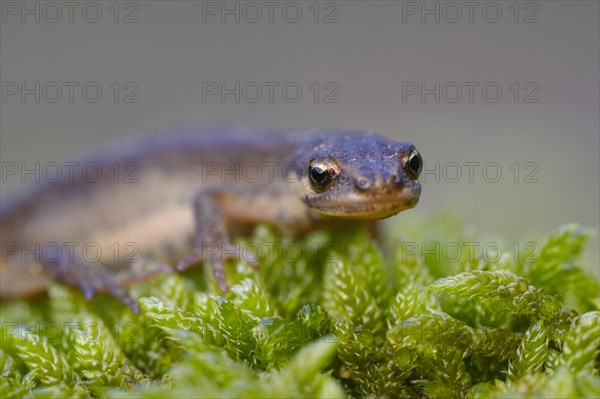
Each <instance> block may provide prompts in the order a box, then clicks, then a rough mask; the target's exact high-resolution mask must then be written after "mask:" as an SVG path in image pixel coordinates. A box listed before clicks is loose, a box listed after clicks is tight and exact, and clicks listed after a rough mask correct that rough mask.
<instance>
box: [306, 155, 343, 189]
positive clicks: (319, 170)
mask: <svg viewBox="0 0 600 399" xmlns="http://www.w3.org/2000/svg"><path fill="white" fill-rule="evenodd" d="M308 177H309V180H310V184H311V186H312V187H313V188H314V189H315V190H317V191H321V190H324V189H325V188H327V186H328V185H329V184H330V183H331V182H332V181H333V180H335V178H336V177H337V170H336V167H335V166H334V165H333V164H332V163H330V162H328V161H317V160H315V159H313V160H311V161H310V162H309V163H308Z"/></svg>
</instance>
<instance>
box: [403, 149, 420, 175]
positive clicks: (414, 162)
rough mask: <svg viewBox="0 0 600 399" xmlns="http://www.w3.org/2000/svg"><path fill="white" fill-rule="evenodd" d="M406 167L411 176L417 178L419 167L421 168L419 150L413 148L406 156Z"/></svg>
mask: <svg viewBox="0 0 600 399" xmlns="http://www.w3.org/2000/svg"><path fill="white" fill-rule="evenodd" d="M407 167H408V170H409V171H410V173H411V174H412V176H413V177H414V178H415V179H418V178H419V175H420V174H421V169H422V168H423V159H422V158H421V154H419V151H417V150H413V152H412V153H411V154H410V157H408V164H407Z"/></svg>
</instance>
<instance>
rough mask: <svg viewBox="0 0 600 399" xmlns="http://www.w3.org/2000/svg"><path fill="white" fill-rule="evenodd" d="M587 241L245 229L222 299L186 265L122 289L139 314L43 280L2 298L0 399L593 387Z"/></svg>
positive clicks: (599, 338)
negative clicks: (45, 285)
mask: <svg viewBox="0 0 600 399" xmlns="http://www.w3.org/2000/svg"><path fill="white" fill-rule="evenodd" d="M404 234H405V237H406V235H407V232H404ZM589 235H590V231H589V230H587V229H583V228H580V227H578V226H574V225H567V226H563V227H560V228H558V229H557V230H555V231H553V232H551V233H550V234H549V235H548V236H547V237H545V238H543V239H542V240H540V242H539V244H535V245H533V246H532V247H531V248H533V249H534V250H533V251H529V252H527V251H520V252H515V251H514V246H500V245H494V248H496V253H490V252H489V251H488V252H485V253H482V252H478V251H473V249H474V248H475V247H474V244H473V243H474V242H477V240H476V236H475V235H474V234H473V233H469V234H466V233H464V232H462V231H461V230H460V229H459V226H457V225H456V224H455V223H452V222H449V221H438V222H437V223H436V224H435V225H433V226H422V227H421V228H420V230H419V231H415V232H414V234H413V235H412V237H411V238H412V240H409V239H407V238H403V239H399V238H398V239H397V240H396V241H394V242H393V245H392V248H391V251H389V252H390V253H389V254H387V255H386V256H383V255H382V252H381V251H380V249H379V248H378V246H377V244H376V243H375V242H373V241H372V240H371V239H370V238H369V236H368V235H367V234H366V232H365V231H363V230H361V229H348V230H346V231H343V232H342V231H334V232H324V231H319V232H315V233H311V234H308V235H307V236H305V237H302V238H293V237H289V236H286V235H281V234H279V233H277V232H275V231H274V230H272V229H270V228H267V227H265V226H259V227H257V228H256V229H255V231H254V233H253V235H252V236H250V237H246V238H244V239H240V240H239V241H238V242H239V244H240V245H242V246H243V247H244V248H246V249H248V251H250V252H253V253H254V254H256V255H257V256H258V258H259V260H260V264H261V269H260V271H258V272H256V271H254V270H253V269H252V268H251V267H250V266H249V265H248V264H246V263H244V262H237V263H236V262H229V263H228V264H227V265H226V266H227V269H228V274H227V278H228V281H229V284H230V287H231V290H230V292H228V293H227V294H225V295H224V294H222V293H220V292H219V291H218V288H217V286H216V285H215V283H214V281H213V280H212V278H210V275H209V274H208V273H207V272H206V271H202V270H201V271H199V272H198V271H196V272H191V273H186V274H183V275H179V274H172V275H163V276H159V277H157V278H155V279H154V280H152V281H149V282H147V283H144V284H140V285H137V286H135V287H133V289H132V293H133V295H134V296H135V297H137V298H138V300H139V303H140V305H141V308H142V313H141V314H139V315H135V314H133V313H131V312H130V311H129V310H128V309H126V308H125V307H124V306H122V305H121V304H119V303H117V302H116V301H115V300H113V299H111V298H106V297H101V298H96V299H94V300H92V301H90V302H86V301H85V300H84V299H83V297H82V295H81V294H79V293H78V292H76V291H74V290H71V289H68V288H65V287H62V286H59V285H53V286H52V287H51V288H50V290H49V295H48V296H47V297H46V298H44V299H40V300H38V301H36V302H17V303H4V304H2V307H1V311H2V335H1V337H0V339H1V348H0V397H2V398H13V397H15V398H20V397H36V398H37V397H84V398H85V397H123V398H139V397H148V398H154V397H156V398H158V397H160V398H163V397H172V398H179V397H188V396H189V397H227V398H230V397H253V398H264V397H311V398H312V397H316V398H318V397H323V398H333V397H357V398H362V397H389V398H392V397H415V398H416V397H419V398H420V397H431V398H448V397H475V398H496V397H498V398H515V397H598V396H600V385H599V382H598V381H600V376H599V367H600V322H599V320H600V319H599V318H600V312H599V310H598V304H599V303H600V299H599V297H600V295H599V285H598V280H597V279H596V278H594V277H593V276H589V275H586V273H585V272H583V271H582V268H581V267H580V264H579V263H580V254H581V252H582V250H583V248H584V245H585V242H586V239H587V238H588V237H589ZM488 247H489V246H488ZM498 249H499V250H500V252H501V253H497V252H498ZM496 255H497V256H496Z"/></svg>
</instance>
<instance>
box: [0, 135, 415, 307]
mask: <svg viewBox="0 0 600 399" xmlns="http://www.w3.org/2000/svg"><path fill="white" fill-rule="evenodd" d="M215 130H216V129H205V130H203V131H174V132H165V133H162V134H159V135H155V136H146V137H134V138H129V139H125V140H121V141H119V142H117V143H115V144H112V145H108V146H106V147H104V148H102V149H100V150H99V151H97V152H95V153H93V154H91V155H89V156H88V157H85V158H83V159H81V160H80V161H79V162H81V164H82V165H84V164H87V163H89V162H95V163H96V164H97V165H100V167H101V170H102V172H103V174H102V177H101V179H100V180H99V181H95V182H93V183H91V182H90V180H85V179H84V178H83V177H82V176H81V175H77V174H75V177H74V178H71V179H67V178H66V177H65V179H64V180H63V181H61V182H58V183H51V184H50V183H44V184H38V185H36V186H34V187H32V189H31V190H30V191H29V192H27V193H25V194H24V195H22V196H20V197H18V198H13V199H9V200H4V199H3V201H2V206H1V208H0V221H1V223H0V233H1V240H2V259H1V262H2V263H1V264H0V297H1V298H11V297H24V296H29V295H33V294H36V293H39V292H40V291H42V292H43V291H44V290H45V287H46V286H47V284H48V282H49V281H50V280H51V279H53V278H54V279H57V280H59V281H62V282H64V283H67V284H69V285H72V286H76V287H79V288H80V289H81V290H82V291H83V292H84V294H85V296H86V297H88V298H90V297H92V296H93V295H94V294H95V293H96V292H103V293H108V294H110V295H113V296H115V297H116V298H118V299H119V300H121V301H122V302H123V303H125V304H126V305H127V306H129V307H130V308H131V309H133V310H134V311H138V310H139V308H138V305H137V303H135V301H134V300H133V299H132V298H131V297H130V296H129V294H128V293H127V290H126V289H125V287H126V286H127V284H129V283H131V282H134V281H138V280H140V279H143V278H145V277H147V276H148V271H147V270H146V271H144V268H143V267H141V266H144V265H145V264H147V263H148V262H147V260H148V259H152V260H153V261H158V262H159V263H158V265H159V267H158V270H159V271H165V272H168V271H171V270H172V269H171V266H170V264H176V268H177V270H180V271H183V270H186V269H188V268H189V267H191V266H193V265H196V264H199V263H205V262H206V263H209V264H210V265H211V267H212V270H213V274H214V277H215V279H216V281H217V283H218V284H219V286H220V288H221V289H222V290H223V291H224V292H225V291H226V290H227V283H226V280H225V274H224V268H223V264H224V261H225V260H226V259H227V258H229V257H236V258H240V257H242V255H241V254H236V253H235V251H228V250H227V251H223V250H224V249H227V248H229V246H230V245H231V242H230V233H233V232H235V231H237V230H240V229H242V228H243V227H248V226H253V225H256V224H257V223H269V224H272V225H275V226H276V227H278V228H279V229H281V230H284V231H287V232H304V231H307V230H310V229H313V228H315V227H320V226H326V225H328V224H331V223H333V222H335V223H339V221H340V220H365V221H369V220H377V219H382V218H386V217H389V216H392V215H395V214H396V213H398V212H400V211H402V210H405V209H409V208H412V207H414V206H415V205H416V203H417V201H418V199H419V195H420V192H421V186H420V184H419V182H418V180H417V179H418V175H419V172H420V168H421V164H422V161H421V158H420V156H419V155H418V153H417V152H416V150H415V148H414V146H413V145H412V144H410V143H402V142H395V141H392V140H389V139H386V138H384V137H381V136H378V135H376V134H373V133H370V132H363V131H355V132H350V131H334V130H331V131H322V130H311V131H285V132H265V131H260V130H251V129H245V128H227V129H220V130H219V131H215ZM115 163H116V165H118V167H119V168H122V169H125V170H124V171H123V172H124V173H121V174H120V175H119V177H118V178H115V174H114V173H110V172H114V165H115ZM111 168H112V169H111ZM125 172H126V173H125ZM191 237H193V244H192V245H191V248H192V249H191V251H190V238H191ZM115 243H116V247H115ZM90 244H92V247H93V249H96V248H100V249H101V253H102V256H101V257H94V258H93V259H92V260H90V257H87V256H83V255H82V248H83V247H85V246H86V245H87V246H89V245H90ZM117 248H118V250H117ZM94 254H96V252H94ZM117 254H118V256H116V255H117ZM248 260H249V261H252V260H250V259H248Z"/></svg>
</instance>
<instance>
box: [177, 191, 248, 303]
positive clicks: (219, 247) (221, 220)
mask: <svg viewBox="0 0 600 399" xmlns="http://www.w3.org/2000/svg"><path fill="white" fill-rule="evenodd" d="M237 194H239V196H238V195H236V193H235V191H223V189H222V188H220V187H211V188H205V189H202V190H200V191H199V192H198V194H197V195H196V198H195V200H194V216H195V225H196V231H195V236H194V247H193V249H192V251H191V252H190V254H189V255H187V256H186V257H184V258H183V259H181V260H180V261H179V263H178V264H177V270H179V271H184V270H187V269H189V268H190V267H192V266H193V265H196V264H198V263H205V264H209V265H210V267H211V268H212V271H213V275H214V277H215V280H216V282H217V284H218V285H219V288H220V289H221V291H223V292H224V293H225V292H227V291H228V288H227V280H226V279H225V268H224V265H225V261H226V260H227V259H230V258H234V259H243V260H245V261H247V262H248V263H250V264H251V265H252V266H253V267H255V268H256V267H257V266H258V263H257V261H256V259H253V258H250V257H248V254H247V253H246V252H245V251H241V250H240V248H239V247H236V246H233V245H232V244H231V241H230V238H229V233H228V231H227V227H226V218H225V215H224V214H223V212H222V207H223V205H222V204H221V206H219V202H221V203H222V202H223V201H225V202H227V201H226V197H232V198H233V197H237V201H236V202H239V201H243V197H244V194H243V193H237ZM248 212H250V210H248Z"/></svg>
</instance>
